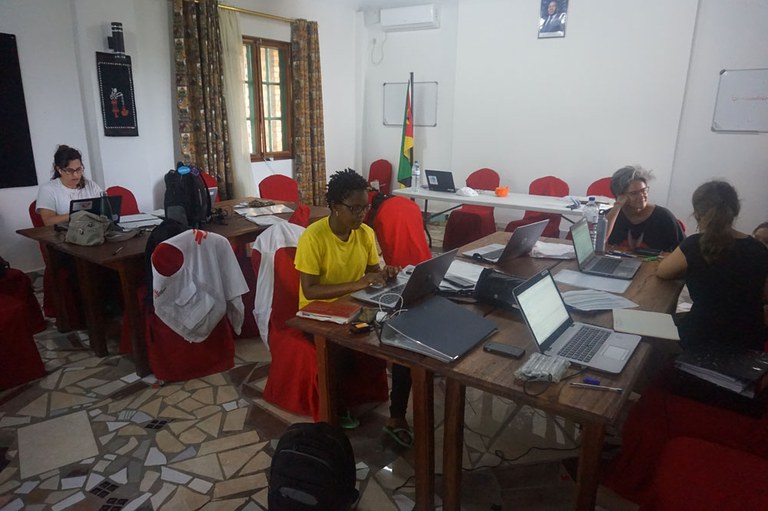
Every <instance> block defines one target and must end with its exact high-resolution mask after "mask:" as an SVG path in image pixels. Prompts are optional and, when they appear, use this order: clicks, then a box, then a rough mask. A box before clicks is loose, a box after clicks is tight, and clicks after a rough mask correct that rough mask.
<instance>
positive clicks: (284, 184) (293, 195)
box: [259, 174, 299, 204]
mask: <svg viewBox="0 0 768 511" xmlns="http://www.w3.org/2000/svg"><path fill="white" fill-rule="evenodd" d="M259 195H260V196H261V198H262V199H272V200H282V201H286V202H293V203H294V204H298V203H299V183H297V182H296V180H295V179H291V178H290V177H288V176H283V175H281V174H273V175H271V176H269V177H266V178H264V179H262V180H261V182H260V183H259Z"/></svg>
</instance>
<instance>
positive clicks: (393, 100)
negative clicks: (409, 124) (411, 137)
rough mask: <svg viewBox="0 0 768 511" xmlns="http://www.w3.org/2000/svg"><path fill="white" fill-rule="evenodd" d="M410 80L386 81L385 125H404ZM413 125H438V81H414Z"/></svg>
mask: <svg viewBox="0 0 768 511" xmlns="http://www.w3.org/2000/svg"><path fill="white" fill-rule="evenodd" d="M407 89H408V82H385V83H384V126H402V125H403V116H404V115H405V92H406V90H407ZM412 103H413V125H414V126H430V127H434V126H437V82H414V83H413V99H412Z"/></svg>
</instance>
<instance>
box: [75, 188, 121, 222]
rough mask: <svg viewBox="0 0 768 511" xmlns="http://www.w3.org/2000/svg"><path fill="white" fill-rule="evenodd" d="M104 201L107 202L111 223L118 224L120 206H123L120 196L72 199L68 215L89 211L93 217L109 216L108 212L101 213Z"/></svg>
mask: <svg viewBox="0 0 768 511" xmlns="http://www.w3.org/2000/svg"><path fill="white" fill-rule="evenodd" d="M102 199H106V200H107V201H109V209H110V210H111V214H112V221H113V222H115V223H118V222H119V221H120V206H122V204H123V198H122V197H121V196H120V195H110V196H107V197H91V198H89V199H74V200H72V201H70V203H69V214H70V215H71V214H72V213H75V212H76V211H90V212H91V213H93V214H94V215H104V216H106V217H108V216H109V214H110V211H102V210H101V209H102V204H104V205H106V204H105V203H106V201H103V200H102Z"/></svg>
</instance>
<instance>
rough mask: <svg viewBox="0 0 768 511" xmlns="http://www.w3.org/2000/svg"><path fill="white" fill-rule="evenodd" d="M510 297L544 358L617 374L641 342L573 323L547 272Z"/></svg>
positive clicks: (635, 337) (631, 337)
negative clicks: (563, 360)
mask: <svg viewBox="0 0 768 511" xmlns="http://www.w3.org/2000/svg"><path fill="white" fill-rule="evenodd" d="M513 293H514V294H515V299H516V300H517V304H518V305H519V306H520V310H521V311H522V312H523V317H524V318H525V323H526V324H527V325H528V330H529V331H530V332H531V335H533V340H534V341H535V342H536V345H537V347H538V349H539V351H540V352H541V353H544V354H545V355H559V356H561V357H564V358H566V359H568V360H570V361H571V362H573V363H574V364H579V365H583V366H587V367H591V368H592V369H597V370H599V371H604V372H607V373H614V374H616V373H620V372H621V371H622V369H624V366H625V365H626V364H627V361H628V360H629V358H630V357H631V356H632V353H634V351H635V348H637V345H638V343H639V342H640V336H639V335H632V334H622V333H618V332H615V331H613V330H611V329H608V328H602V327H598V326H592V325H586V324H584V323H578V322H575V321H573V319H572V318H571V315H570V314H569V313H568V310H567V309H566V308H565V302H564V301H563V297H562V296H561V295H560V291H559V290H558V289H557V285H555V280H554V279H553V278H552V274H550V273H549V270H544V271H542V272H539V273H538V274H536V275H534V276H533V277H531V278H530V279H528V280H527V281H526V282H524V283H523V284H520V285H519V286H517V287H516V288H515V290H514V291H513Z"/></svg>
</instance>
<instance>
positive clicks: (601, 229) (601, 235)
mask: <svg viewBox="0 0 768 511" xmlns="http://www.w3.org/2000/svg"><path fill="white" fill-rule="evenodd" d="M607 227H608V221H607V220H606V219H605V210H603V209H601V210H600V212H599V213H598V214H597V236H596V237H595V252H599V253H601V254H602V253H604V252H605V231H606V230H607Z"/></svg>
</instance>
